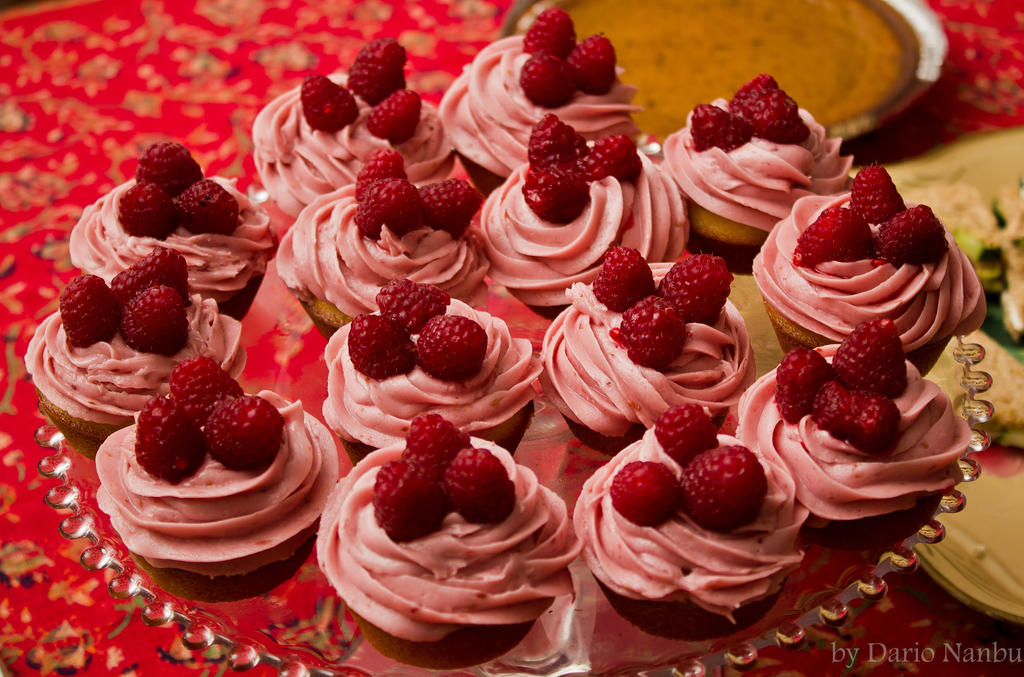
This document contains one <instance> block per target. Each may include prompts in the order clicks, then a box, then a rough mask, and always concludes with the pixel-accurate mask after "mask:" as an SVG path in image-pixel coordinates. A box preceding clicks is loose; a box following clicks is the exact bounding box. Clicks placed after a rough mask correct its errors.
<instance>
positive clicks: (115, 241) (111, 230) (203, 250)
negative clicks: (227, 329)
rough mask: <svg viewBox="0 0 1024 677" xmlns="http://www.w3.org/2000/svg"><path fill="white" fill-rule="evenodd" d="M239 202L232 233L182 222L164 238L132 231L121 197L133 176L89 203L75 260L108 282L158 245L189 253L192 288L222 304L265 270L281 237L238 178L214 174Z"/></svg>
mask: <svg viewBox="0 0 1024 677" xmlns="http://www.w3.org/2000/svg"><path fill="white" fill-rule="evenodd" d="M211 178H212V180H213V181H215V182H217V183H218V184H219V185H220V186H222V187H223V188H224V189H225V190H227V192H228V193H230V194H231V197H233V198H235V200H237V201H238V212H239V223H238V227H237V228H235V230H234V232H232V233H231V234H229V235H220V234H217V233H191V232H189V231H187V230H185V229H184V228H182V227H180V226H179V227H178V228H177V229H176V230H175V231H174V232H173V233H171V234H170V235H168V236H167V237H166V238H165V239H163V240H158V239H156V238H153V237H137V236H135V235H129V234H128V233H126V232H125V231H124V228H122V227H121V221H120V219H119V217H118V213H117V212H118V208H119V207H120V205H121V198H122V197H124V194H125V193H126V192H127V191H128V189H129V188H131V187H132V186H134V185H135V181H134V180H132V181H128V182H126V183H122V184H121V185H120V186H118V187H117V188H115V189H114V190H112V191H110V192H109V193H107V194H106V195H104V196H103V197H101V198H100V199H99V200H97V201H96V202H95V203H93V204H91V205H89V206H88V207H86V208H85V211H84V212H83V213H82V218H81V219H79V221H78V223H77V224H75V227H74V228H73V229H72V230H71V242H70V244H69V250H70V253H71V263H73V264H74V265H75V266H77V267H78V268H80V269H81V270H82V272H83V273H89V274H91V275H98V276H100V277H102V278H103V279H104V280H106V281H107V284H109V283H110V281H111V280H113V279H114V276H115V275H117V274H118V273H120V272H121V271H122V270H125V269H127V268H129V267H131V266H132V264H134V263H137V262H138V261H140V260H141V259H143V258H145V257H146V256H148V255H149V254H150V253H151V252H152V251H153V250H154V249H156V248H157V247H166V248H168V249H173V250H174V251H176V252H178V253H179V254H181V255H182V256H184V257H185V262H186V264H187V265H188V283H189V288H190V291H192V292H194V293H197V294H200V295H201V296H203V297H204V298H212V299H213V300H215V301H217V302H218V303H223V302H224V301H226V300H228V299H229V298H231V297H232V296H234V295H235V294H236V293H238V292H239V291H241V290H242V289H243V288H244V287H245V286H246V285H247V284H249V281H250V280H252V279H253V278H254V277H259V276H261V275H263V273H264V272H265V271H266V269H267V261H269V260H270V258H271V257H272V256H273V255H274V249H275V248H276V246H277V236H276V235H275V234H274V231H273V229H272V228H271V227H270V217H269V216H267V212H266V210H265V209H263V207H261V206H260V205H258V204H256V203H254V202H252V201H250V200H249V198H248V197H246V196H245V195H244V194H242V193H240V192H239V191H238V189H237V188H235V179H222V178H220V177H211Z"/></svg>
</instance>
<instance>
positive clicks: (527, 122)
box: [440, 8, 640, 195]
mask: <svg viewBox="0 0 1024 677" xmlns="http://www.w3.org/2000/svg"><path fill="white" fill-rule="evenodd" d="M618 74H619V71H618V69H617V68H616V66H615V49H614V48H613V47H612V44H611V42H609V41H608V39H607V38H605V37H604V36H601V35H592V36H590V37H588V38H586V39H585V40H583V41H582V42H580V43H579V44H577V43H576V31H575V28H574V27H573V24H572V19H570V18H569V15H568V14H567V13H566V12H565V10H563V9H560V8H551V9H547V10H545V11H544V12H542V13H541V14H540V15H539V16H538V17H537V19H536V21H535V22H534V24H533V25H532V26H531V27H530V29H529V31H527V33H526V35H525V36H512V37H507V38H502V39H500V40H496V41H495V42H492V43H491V44H490V45H488V46H487V47H485V48H484V49H482V50H481V51H480V52H479V53H478V54H477V55H476V57H475V58H474V59H473V61H472V63H470V64H469V65H467V66H466V67H465V68H464V69H463V71H462V74H461V75H459V77H458V78H456V79H455V82H453V83H452V84H451V86H450V87H449V88H448V91H446V92H445V95H444V98H443V99H442V100H441V107H440V115H441V119H442V120H443V121H444V126H445V130H446V131H447V132H448V135H449V136H450V137H451V140H452V144H453V145H454V146H455V150H456V152H457V153H458V156H459V160H460V161H461V162H462V165H463V167H465V169H466V172H467V173H468V174H469V177H470V179H471V180H472V181H473V184H474V185H475V186H476V187H477V188H478V189H479V190H480V192H482V193H483V194H484V195H487V194H488V193H490V192H491V191H492V190H494V189H495V188H497V187H498V186H499V185H500V184H501V183H502V182H503V181H504V180H505V178H506V177H508V176H509V175H510V174H512V172H514V171H515V170H516V169H518V168H519V167H521V166H522V165H524V164H526V161H527V159H528V158H527V143H528V141H529V138H530V131H531V130H532V129H533V127H534V126H535V125H536V124H537V123H538V122H540V120H541V119H542V118H543V117H544V116H545V115H546V114H547V113H549V112H550V113H555V114H557V115H558V117H560V118H561V119H562V120H563V121H564V122H566V123H567V124H569V125H571V126H572V127H574V128H575V129H576V130H577V131H579V133H580V134H582V135H583V136H584V137H585V138H586V139H587V140H596V139H599V138H602V137H605V136H611V135H615V134H625V135H626V136H628V137H630V138H634V139H635V138H637V137H638V136H639V135H640V129H639V128H638V127H637V126H636V124H635V123H634V122H633V118H632V114H633V113H635V112H637V111H639V110H640V107H639V106H634V105H632V104H631V103H630V102H631V101H632V100H633V97H634V96H636V87H633V86H631V85H625V84H623V83H622V82H620V81H619V79H618Z"/></svg>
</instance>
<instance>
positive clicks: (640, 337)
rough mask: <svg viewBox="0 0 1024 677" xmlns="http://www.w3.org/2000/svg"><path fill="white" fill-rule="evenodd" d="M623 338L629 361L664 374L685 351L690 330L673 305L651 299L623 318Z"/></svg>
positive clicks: (641, 302) (657, 299) (633, 307)
mask: <svg viewBox="0 0 1024 677" xmlns="http://www.w3.org/2000/svg"><path fill="white" fill-rule="evenodd" d="M619 336H620V338H621V340H622V343H623V345H625V346H626V354H627V355H629V359H631V360H633V362H635V363H636V364H639V365H641V366H644V367H650V368H651V369H659V370H660V369H664V368H665V367H667V366H668V365H669V364H671V363H672V360H674V359H676V358H677V357H679V353H681V352H682V351H683V342H684V341H685V340H686V327H685V326H684V324H683V321H682V319H680V317H679V315H678V314H677V313H676V310H675V308H673V307H672V304H671V303H669V302H668V301H666V300H665V299H663V298H661V297H660V296H648V297H647V298H645V299H642V300H640V301H638V302H637V303H635V304H633V305H632V306H630V307H629V308H628V309H627V310H626V312H624V313H623V314H622V324H620V325H619Z"/></svg>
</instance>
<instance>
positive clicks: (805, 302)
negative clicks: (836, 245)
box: [753, 193, 986, 351]
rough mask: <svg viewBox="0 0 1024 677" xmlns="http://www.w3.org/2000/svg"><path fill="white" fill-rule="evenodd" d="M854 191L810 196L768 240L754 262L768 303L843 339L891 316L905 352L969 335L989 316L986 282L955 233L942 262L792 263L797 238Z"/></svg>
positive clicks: (948, 236) (799, 321) (795, 320)
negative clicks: (866, 323)
mask: <svg viewBox="0 0 1024 677" xmlns="http://www.w3.org/2000/svg"><path fill="white" fill-rule="evenodd" d="M849 201H850V194H849V193H843V194H842V195H838V196H832V197H825V196H815V197H807V198H803V199H802V200H800V201H798V202H797V203H796V204H795V205H794V206H793V212H792V214H790V215H789V216H788V217H786V218H785V219H783V220H782V221H781V222H779V225H778V226H777V227H776V228H775V229H774V230H773V231H772V232H771V233H770V234H769V235H768V239H767V240H766V241H765V243H764V245H763V246H762V247H761V252H760V253H759V254H758V255H757V257H756V258H755V259H754V266H753V272H754V281H755V282H756V283H757V288H758V290H760V292H761V295H762V296H763V297H764V300H765V301H766V302H767V303H768V304H769V305H770V306H771V307H772V308H774V309H775V310H776V311H777V312H778V313H779V314H780V315H782V316H783V317H785V318H787V319H788V320H790V321H791V322H793V323H794V324H797V325H799V326H801V327H803V328H805V329H808V330H810V331H812V332H814V333H816V334H820V335H821V336H824V337H825V338H827V339H830V340H832V341H836V342H839V341H842V340H843V339H844V338H845V337H846V336H848V335H849V334H850V332H851V331H853V328H854V327H856V326H857V325H858V324H860V323H861V322H864V321H867V320H873V319H875V318H879V317H888V318H890V319H892V320H893V322H895V323H896V326H897V328H898V329H899V332H900V340H901V341H902V343H903V348H904V350H906V351H911V350H914V349H916V348H919V347H921V346H923V345H925V344H927V343H930V342H931V341H934V340H937V339H944V338H948V337H950V336H952V335H954V334H967V333H969V332H972V331H974V330H975V329H977V328H978V327H980V326H981V323H982V321H984V319H985V308H986V305H985V294H984V291H983V289H982V287H981V281H980V280H979V279H978V275H977V273H976V272H974V268H973V267H972V266H971V262H970V259H968V258H967V255H966V254H964V253H963V251H962V250H961V249H960V247H959V246H957V244H956V241H955V240H954V239H953V236H952V235H951V234H950V233H949V232H948V231H947V232H946V242H947V243H948V245H949V246H948V249H947V251H946V253H945V254H943V256H942V258H941V259H939V261H937V262H936V263H924V264H915V263H905V264H903V265H901V266H899V267H896V266H893V265H892V264H891V263H886V262H880V261H875V260H872V259H863V260H860V261H852V262H839V261H828V262H825V263H820V264H818V265H816V266H814V267H810V268H807V267H803V266H800V267H798V266H795V265H793V252H794V251H795V250H796V244H797V240H798V239H799V237H800V234H801V233H803V231H804V230H806V229H807V228H808V227H809V226H810V225H811V224H812V223H814V221H815V220H816V219H817V218H818V215H819V214H820V213H821V212H822V211H824V210H825V209H826V208H828V207H832V206H841V205H845V204H847V203H849Z"/></svg>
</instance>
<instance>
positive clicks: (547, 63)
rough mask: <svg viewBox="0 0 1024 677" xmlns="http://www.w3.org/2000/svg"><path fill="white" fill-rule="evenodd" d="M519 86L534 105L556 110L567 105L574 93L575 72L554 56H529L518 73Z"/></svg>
mask: <svg viewBox="0 0 1024 677" xmlns="http://www.w3.org/2000/svg"><path fill="white" fill-rule="evenodd" d="M519 86H520V87H522V88H523V93H524V94H526V98H528V99H529V100H530V101H532V102H533V103H535V104H536V105H538V106H543V107H544V108H558V107H559V106H562V105H565V104H567V103H569V99H571V98H572V97H573V95H574V94H575V93H576V72H575V71H574V70H573V69H572V66H570V65H569V64H568V63H566V62H565V61H563V60H562V59H559V58H558V57H556V56H551V55H550V54H540V55H538V56H531V57H530V59H529V60H528V61H527V62H526V63H524V64H523V70H522V71H521V72H520V73H519Z"/></svg>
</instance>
